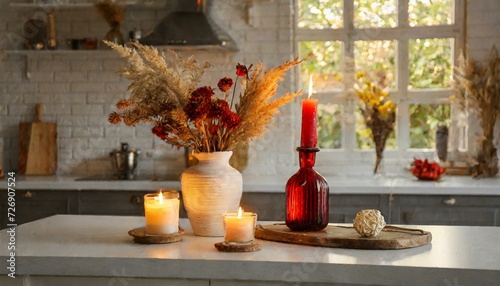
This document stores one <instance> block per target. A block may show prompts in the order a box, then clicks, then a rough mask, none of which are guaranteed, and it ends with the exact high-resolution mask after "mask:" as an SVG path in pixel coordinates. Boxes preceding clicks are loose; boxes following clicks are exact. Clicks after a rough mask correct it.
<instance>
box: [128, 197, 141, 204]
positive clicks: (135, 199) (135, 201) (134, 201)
mask: <svg viewBox="0 0 500 286" xmlns="http://www.w3.org/2000/svg"><path fill="white" fill-rule="evenodd" d="M130 203H132V204H134V205H140V204H142V200H141V197H140V196H131V197H130Z"/></svg>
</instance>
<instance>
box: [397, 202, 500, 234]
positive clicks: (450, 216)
mask: <svg viewBox="0 0 500 286" xmlns="http://www.w3.org/2000/svg"><path fill="white" fill-rule="evenodd" d="M390 222H391V223H393V224H425V225H475V226H500V197H498V196H442V195H435V196H430V195H425V196H419V195H395V196H394V198H393V201H392V205H391V218H390Z"/></svg>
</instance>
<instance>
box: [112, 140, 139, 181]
mask: <svg viewBox="0 0 500 286" xmlns="http://www.w3.org/2000/svg"><path fill="white" fill-rule="evenodd" d="M140 153H141V152H140V151H139V150H129V149H128V143H121V149H120V150H116V149H115V150H113V152H111V153H109V155H110V156H111V161H112V163H113V168H114V169H115V176H116V178H117V179H120V180H133V179H134V177H135V175H136V168H137V158H138V157H139V154H140Z"/></svg>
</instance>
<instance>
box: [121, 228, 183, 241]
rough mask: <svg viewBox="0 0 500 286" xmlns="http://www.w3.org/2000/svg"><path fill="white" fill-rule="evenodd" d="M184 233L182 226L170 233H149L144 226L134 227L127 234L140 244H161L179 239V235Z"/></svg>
mask: <svg viewBox="0 0 500 286" xmlns="http://www.w3.org/2000/svg"><path fill="white" fill-rule="evenodd" d="M183 233H184V230H183V229H182V228H179V232H176V233H171V234H159V235H151V234H147V233H146V228H145V227H139V228H134V229H131V230H129V231H128V235H130V236H132V237H134V241H135V242H137V243H142V244H162V243H173V242H178V241H180V240H181V235H182V234H183Z"/></svg>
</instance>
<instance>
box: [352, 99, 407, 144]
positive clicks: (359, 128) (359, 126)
mask: <svg viewBox="0 0 500 286" xmlns="http://www.w3.org/2000/svg"><path fill="white" fill-rule="evenodd" d="M355 116H356V147H357V148H358V149H375V143H373V139H372V131H371V130H370V128H368V127H366V125H365V119H364V117H363V114H362V113H361V111H360V109H359V108H357V109H356V112H355ZM396 146H397V142H396V127H394V131H393V132H392V133H391V135H389V138H387V142H386V143H385V149H386V150H387V149H396Z"/></svg>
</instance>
